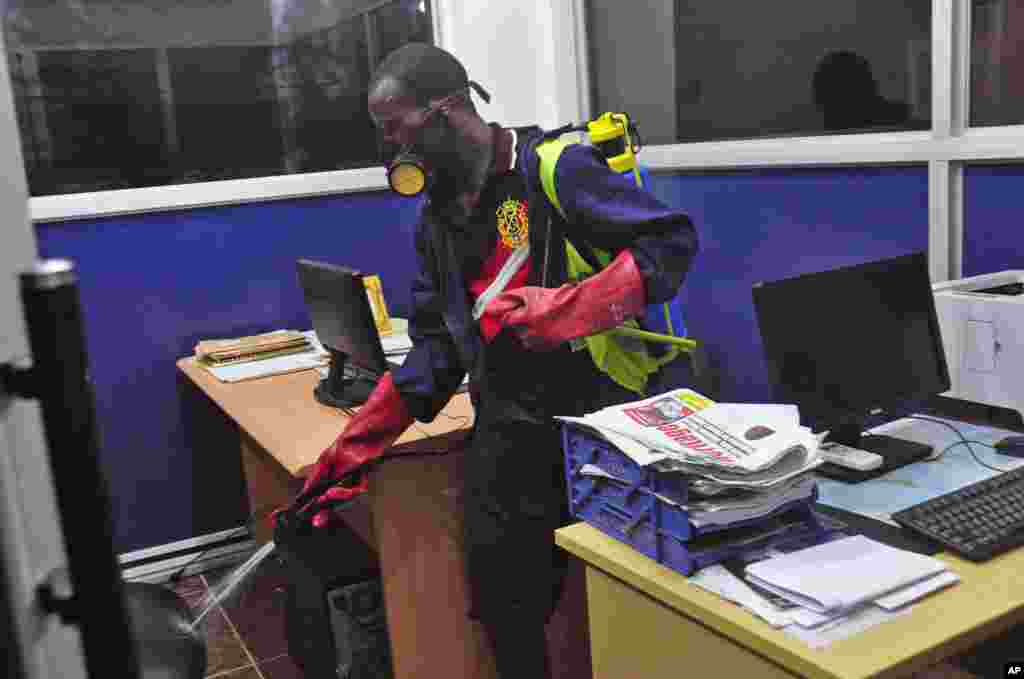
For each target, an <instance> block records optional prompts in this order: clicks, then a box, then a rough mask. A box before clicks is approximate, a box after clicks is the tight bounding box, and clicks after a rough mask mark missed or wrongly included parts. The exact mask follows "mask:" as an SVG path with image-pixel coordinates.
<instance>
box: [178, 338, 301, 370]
mask: <svg viewBox="0 0 1024 679" xmlns="http://www.w3.org/2000/svg"><path fill="white" fill-rule="evenodd" d="M312 348H313V346H312V344H310V341H309V338H308V337H306V336H305V335H304V334H302V333H301V332H297V331H295V330H275V331H273V332H267V333H263V334H261V335H252V336H249V337H239V338H236V339H218V340H202V341H201V342H199V343H198V344H196V348H195V357H196V360H197V361H198V362H199V363H200V364H202V365H205V366H208V367H219V366H226V365H235V364H237V363H247V362H249V361H262V360H265V359H268V358H274V357H277V356H287V355H288V354H297V353H301V352H304V351H309V350H310V349H312Z"/></svg>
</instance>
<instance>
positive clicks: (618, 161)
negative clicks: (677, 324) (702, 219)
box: [544, 112, 697, 352]
mask: <svg viewBox="0 0 1024 679" xmlns="http://www.w3.org/2000/svg"><path fill="white" fill-rule="evenodd" d="M572 132H585V133H586V134H587V136H588V137H589V141H590V143H591V144H592V145H593V146H594V148H596V149H597V150H598V151H600V152H601V155H603V156H604V158H605V161H606V162H607V163H608V167H609V168H611V169H612V170H613V171H614V172H617V173H619V174H625V173H627V172H631V173H632V175H633V179H634V180H635V181H636V185H637V186H640V187H643V185H644V184H643V179H642V178H641V176H640V166H639V164H638V163H637V159H636V154H637V152H639V151H640V148H641V146H642V140H641V139H640V131H639V130H638V129H637V127H636V125H635V124H634V123H633V121H631V120H630V119H629V115H627V114H626V113H613V112H606V113H602V114H601V115H600V116H598V117H597V118H595V119H593V120H591V121H588V122H586V123H583V124H581V125H572V124H570V125H566V126H564V127H560V128H558V129H556V130H552V131H551V132H548V133H547V134H545V135H544V137H545V139H557V138H558V137H561V136H562V135H564V134H568V133H572ZM610 332H611V333H613V334H616V335H622V336H627V337H634V338H636V339H642V340H647V341H650V342H659V343H662V344H671V345H673V346H675V347H677V348H678V350H681V351H685V352H692V351H694V350H695V349H696V348H697V342H696V341H695V340H692V339H690V338H688V337H676V336H674V335H669V334H662V333H654V332H650V331H647V330H641V329H640V328H631V327H625V326H619V327H617V328H614V329H612V330H611V331H610Z"/></svg>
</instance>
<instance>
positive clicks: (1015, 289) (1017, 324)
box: [932, 271, 1024, 413]
mask: <svg viewBox="0 0 1024 679" xmlns="http://www.w3.org/2000/svg"><path fill="white" fill-rule="evenodd" d="M932 290H933V291H934V293H935V311H936V313H937V315H938V318H939V327H940V331H941V333H942V342H943V344H944V345H945V348H946V360H947V363H948V364H949V377H950V382H951V384H952V388H951V389H950V390H949V391H948V392H946V393H945V394H943V395H944V396H950V397H953V398H959V399H964V400H967V401H974V402H977V403H984V404H988V405H993V406H1001V407H1004V408H1011V409H1013V410H1015V411H1017V412H1020V413H1024V271H1000V272H997V273H990V274H984V275H981V276H972V277H970V278H961V279H958V280H953V281H944V282H942V283H936V284H934V285H933V286H932Z"/></svg>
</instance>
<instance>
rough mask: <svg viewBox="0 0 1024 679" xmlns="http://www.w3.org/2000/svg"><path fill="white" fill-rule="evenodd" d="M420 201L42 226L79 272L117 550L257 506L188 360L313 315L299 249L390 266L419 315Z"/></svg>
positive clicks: (196, 529)
mask: <svg viewBox="0 0 1024 679" xmlns="http://www.w3.org/2000/svg"><path fill="white" fill-rule="evenodd" d="M417 210H418V205H417V204H416V203H415V202H414V201H409V200H403V199H398V198H395V197H392V195H391V194H389V193H370V194H361V195H348V196H338V197H330V198H316V199H307V200H289V201H280V202H270V203H259V204H250V205H243V206H237V207H218V208H204V209H196V210H186V211H179V212H168V213H160V214H151V215H137V216H127V217H117V218H110V219H95V220H84V221H74V222H63V223H52V224H40V225H37V241H38V245H39V250H40V255H41V256H43V257H67V258H70V259H72V260H74V261H75V263H76V265H77V266H78V269H79V273H80V280H81V288H80V292H81V299H82V306H83V313H84V316H85V322H86V340H87V342H88V349H89V355H90V363H91V367H92V373H93V379H94V382H95V389H96V399H97V411H98V416H99V420H100V426H101V431H102V436H103V450H102V456H103V457H102V461H103V465H104V470H105V472H106V474H107V478H108V479H109V483H110V487H111V491H112V494H113V495H114V514H115V547H116V549H117V551H118V552H120V553H124V552H128V551H133V550H136V549H140V548H143V547H149V546H153V545H158V544H165V543H168V542H173V541H176V540H182V539H185V538H189V537H193V536H196V535H202V534H205V533H209V532H213V531H217V530H223V529H227V528H233V527H235V526H238V525H239V524H241V523H242V522H244V521H245V520H246V518H247V512H248V508H247V506H246V501H245V489H244V483H243V477H242V475H241V467H240V461H239V456H238V452H237V451H238V439H237V432H234V431H233V430H232V425H231V424H230V422H228V421H227V419H226V418H223V417H221V418H218V415H217V411H216V409H215V408H208V407H204V403H205V399H202V398H199V393H198V392H195V388H194V387H191V386H190V385H189V384H188V383H187V380H183V379H182V378H181V376H180V374H179V372H178V371H177V369H176V368H175V362H176V361H177V360H178V359H179V358H181V357H182V356H186V355H189V354H191V353H192V350H193V347H194V346H195V343H196V342H197V341H198V340H200V339H204V338H216V337H233V336H239V335H245V334H250V333H256V332H263V331H267V330H272V329H276V328H281V327H285V328H298V329H305V328H309V327H310V321H309V318H308V315H307V313H306V310H305V306H304V304H303V300H302V293H301V291H300V289H299V287H298V284H297V282H296V277H295V260H296V259H297V258H299V257H308V258H313V259H322V260H325V261H330V262H335V263H339V264H347V265H350V266H353V267H356V268H359V269H361V270H363V271H367V272H373V273H378V274H380V276H381V278H382V280H383V283H384V293H385V296H386V299H387V300H388V306H389V311H390V312H391V313H392V314H394V315H397V316H402V315H406V314H407V311H408V305H409V291H408V271H409V269H410V268H411V267H412V265H413V256H412V227H413V224H414V223H415V219H416V212H417ZM193 392H195V393H193ZM319 452H320V451H311V453H319Z"/></svg>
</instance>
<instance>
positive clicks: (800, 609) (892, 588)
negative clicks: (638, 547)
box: [690, 536, 960, 648]
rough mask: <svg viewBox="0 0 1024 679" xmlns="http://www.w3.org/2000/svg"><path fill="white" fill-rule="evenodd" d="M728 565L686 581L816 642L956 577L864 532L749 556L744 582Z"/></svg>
mask: <svg viewBox="0 0 1024 679" xmlns="http://www.w3.org/2000/svg"><path fill="white" fill-rule="evenodd" d="M764 556H767V558H763V557H764ZM730 568H731V567H730ZM730 568H726V567H725V566H723V565H720V564H716V565H713V566H708V567H706V568H703V569H701V570H700V571H698V572H697V573H695V574H694V575H693V576H691V577H690V581H691V582H693V583H694V584H696V585H697V586H699V587H701V588H703V589H707V590H709V591H712V592H715V593H716V594H719V595H720V596H722V597H724V598H726V599H729V600H730V601H734V602H736V603H738V604H740V605H741V606H743V607H744V608H746V609H747V610H749V611H750V612H752V613H753V614H755V615H757V616H758V617H760V618H762V619H763V620H765V621H766V622H767V623H768V624H770V625H772V626H773V627H781V628H783V629H784V631H785V632H786V633H788V634H791V635H792V636H794V637H797V638H798V639H801V640H802V641H804V642H805V643H807V644H809V645H810V646H813V647H815V648H821V647H823V646H827V645H828V644H830V643H832V642H834V641H837V640H839V639H844V638H847V637H849V636H852V635H853V634H856V633H858V632H861V631H863V630H865V629H867V628H869V627H872V626H874V625H877V624H879V623H882V622H885V621H886V620H889V619H891V618H892V617H894V616H897V615H902V614H904V613H907V612H909V610H910V609H911V608H912V607H911V606H909V605H908V604H911V603H913V602H915V601H917V600H919V599H921V598H922V597H924V596H926V595H928V594H930V593H932V592H935V591H938V590H940V589H943V588H945V587H948V586H950V585H952V584H955V583H957V582H959V580H960V578H959V577H958V576H957V575H956V573H953V572H952V571H950V570H948V569H947V568H946V566H945V564H944V563H943V562H941V561H938V560H937V559H932V558H931V557H927V556H921V555H918V554H913V553H910V552H905V551H903V550H899V549H895V548H892V547H888V546H887V545H883V544H881V543H878V542H874V541H873V540H869V539H868V538H865V537H862V536H853V537H842V538H839V539H836V540H833V541H831V542H827V543H825V544H822V545H817V546H814V547H809V548H807V549H802V550H799V551H795V552H790V553H788V554H783V553H779V552H777V551H775V550H769V553H768V554H767V555H762V556H760V557H759V556H754V557H753V561H752V562H750V563H748V564H747V565H746V567H745V568H744V569H743V570H744V571H745V576H746V578H747V580H748V582H744V581H743V580H740V579H739V578H737V577H736V576H735V575H733V573H732V572H730ZM734 572H735V571H734ZM755 574H760V577H758V575H755Z"/></svg>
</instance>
